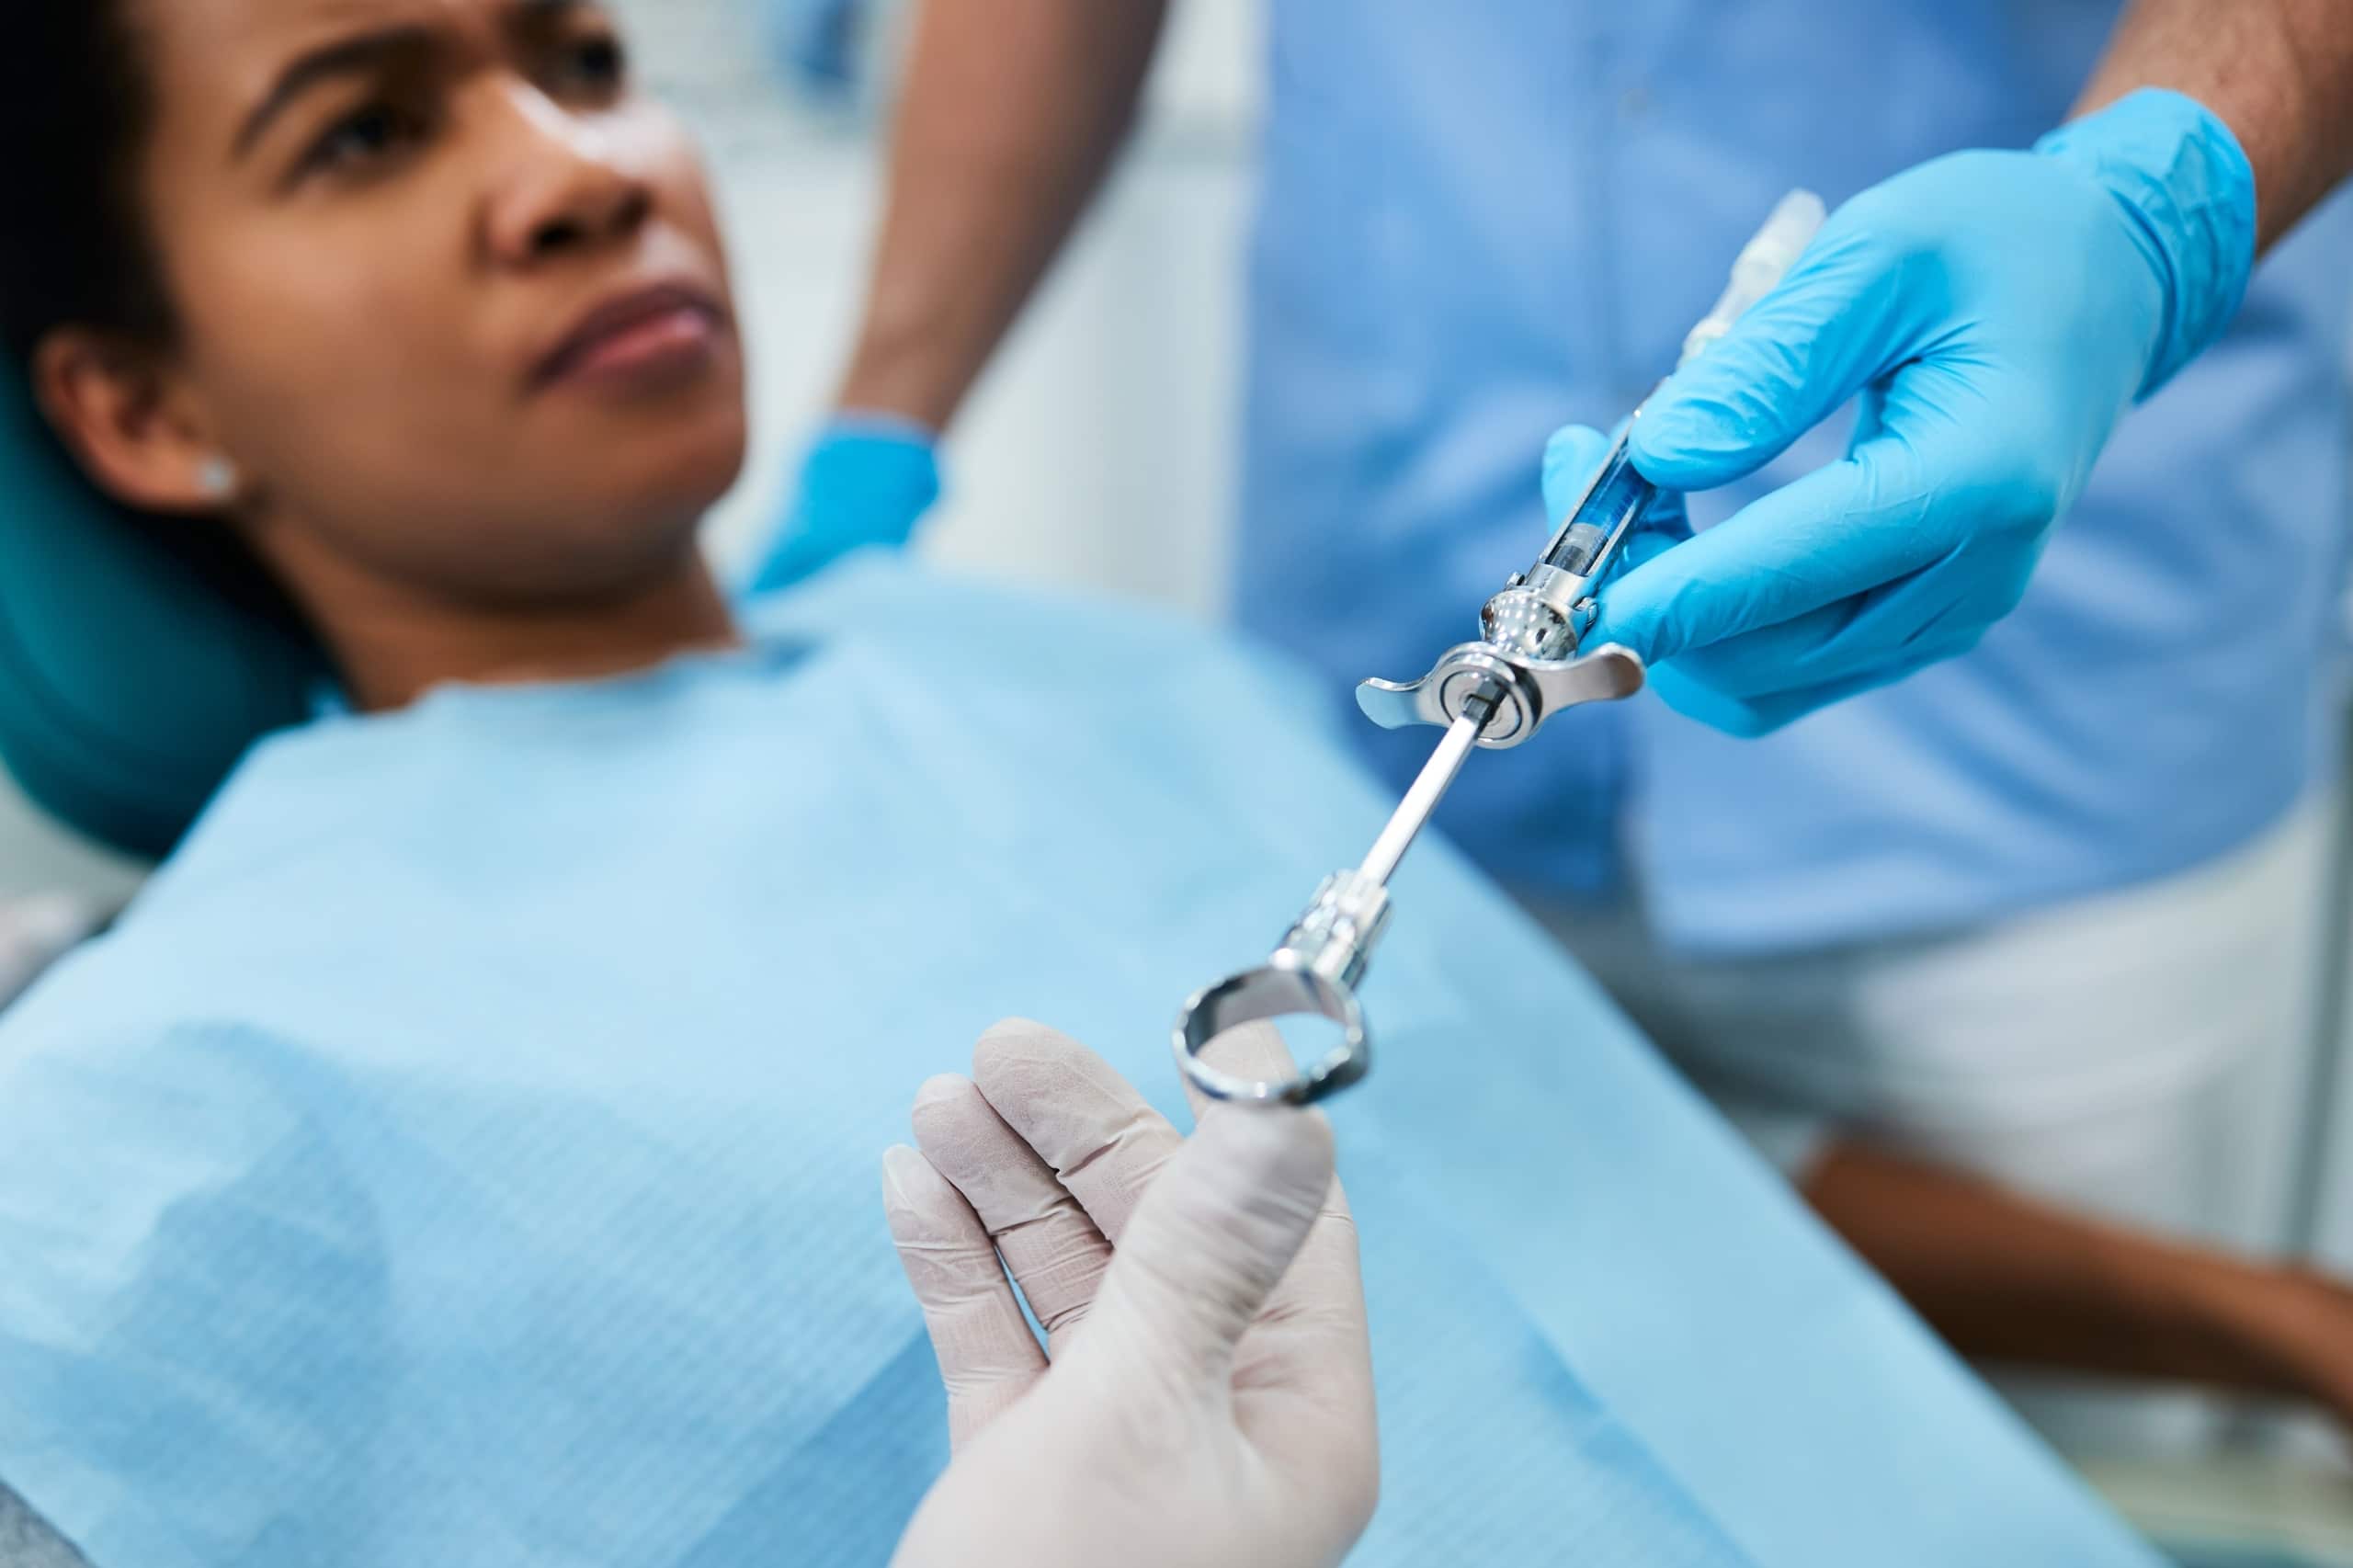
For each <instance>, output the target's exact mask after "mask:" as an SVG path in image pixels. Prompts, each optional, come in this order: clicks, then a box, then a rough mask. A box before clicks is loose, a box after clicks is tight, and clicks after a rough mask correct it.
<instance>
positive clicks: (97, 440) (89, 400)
mask: <svg viewBox="0 0 2353 1568" xmlns="http://www.w3.org/2000/svg"><path fill="white" fill-rule="evenodd" d="M32 381H33V394H34V396H35V397H36V398H38V399H39V400H40V408H41V412H42V414H43V415H46V416H47V417H48V419H49V422H50V424H51V426H54V427H55V428H56V430H57V433H58V435H59V436H60V437H62V438H63V440H64V442H65V445H66V448H67V449H69V450H70V451H72V452H73V453H74V457H75V458H76V459H77V460H79V461H80V462H81V464H82V467H83V469H84V471H85V472H87V473H88V474H89V476H90V478H91V480H92V481H93V482H94V483H96V484H97V486H98V488H99V489H101V490H103V491H105V492H106V493H107V494H109V495H111V496H113V497H114V498H115V499H116V500H118V501H120V502H122V503H123V504H124V505H125V506H131V507H133V508H135V509H137V510H139V511H142V512H182V513H190V514H200V513H210V512H221V511H225V510H226V509H227V508H228V507H229V506H231V504H232V503H233V502H234V501H235V499H236V497H237V493H238V491H239V489H240V488H241V482H240V479H239V476H238V474H237V471H236V467H235V465H234V464H233V463H232V462H231V461H230V460H229V459H228V456H227V454H225V453H223V452H222V451H221V450H220V449H219V448H217V447H216V446H214V445H213V443H212V441H211V440H210V438H209V437H208V435H207V433H206V431H205V429H204V427H203V425H202V422H201V421H200V420H199V419H198V418H197V417H195V415H194V414H193V412H192V411H191V410H190V409H189V408H188V406H187V400H186V398H185V397H184V396H182V395H181V394H180V393H179V392H177V391H176V389H175V388H174V386H173V385H172V382H171V378H170V375H169V373H168V371H167V370H166V369H165V368H164V367H163V366H162V365H161V364H160V363H159V362H158V361H157V359H156V358H155V356H154V355H153V354H151V353H145V352H142V351H140V350H138V349H135V348H132V347H128V346H126V345H124V344H122V343H120V342H118V341H116V340H114V339H112V338H109V337H107V336H105V335H101V334H98V333H95V332H90V331H87V330H85V329H84V328H80V327H62V328H60V329H59V330H57V331H56V332H53V333H51V334H50V335H49V336H48V338H46V339H45V340H44V341H43V342H42V343H41V345H40V348H39V349H38V350H37V351H36V352H35V353H34V355H33V364H32Z"/></svg>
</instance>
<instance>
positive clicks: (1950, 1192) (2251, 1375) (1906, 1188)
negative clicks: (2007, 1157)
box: [1806, 1143, 2328, 1398]
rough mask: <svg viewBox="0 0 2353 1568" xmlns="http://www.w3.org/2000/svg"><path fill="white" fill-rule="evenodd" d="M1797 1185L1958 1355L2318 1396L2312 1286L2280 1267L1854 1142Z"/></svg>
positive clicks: (2319, 1311) (2321, 1314) (2317, 1318)
mask: <svg viewBox="0 0 2353 1568" xmlns="http://www.w3.org/2000/svg"><path fill="white" fill-rule="evenodd" d="M1806 1198H1807V1199H1808V1200H1809V1201H1810V1202H1812V1203H1813V1206H1814V1209H1815V1210H1816V1211H1817V1212H1819V1213H1820V1214H1821V1215H1822V1216H1823V1218H1824V1219H1825V1220H1827V1221H1829V1222H1830V1225H1831V1227H1832V1228H1833V1229H1834V1230H1836V1231H1837V1232H1838V1233H1840V1234H1841V1235H1843V1236H1844V1237H1845V1238H1846V1239H1847V1244H1849V1245H1850V1246H1852V1247H1853V1248H1854V1249H1855V1250H1856V1251H1857V1252H1858V1253H1859V1254H1860V1255H1861V1256H1863V1258H1864V1260H1865V1261H1867V1262H1868V1263H1870V1265H1871V1266H1872V1267H1874V1268H1876V1269H1877V1270H1879V1272H1880V1274H1881V1276H1882V1277H1883V1278H1886V1280H1887V1281H1888V1283H1889V1284H1891V1285H1893V1286H1894V1287H1895V1289H1896V1290H1897V1291H1898V1292H1899V1293H1900V1294H1902V1295H1903V1296H1904V1299H1905V1300H1907V1301H1910V1302H1911V1303H1912V1306H1913V1308H1914V1310H1915V1311H1916V1312H1919V1314H1920V1315H1921V1316H1922V1317H1923V1318H1926V1319H1927V1322H1928V1324H1930V1326H1932V1327H1933V1328H1935V1329H1936V1330H1937V1332H1938V1334H1940V1335H1943V1336H1944V1337H1945V1339H1946V1340H1947V1342H1948V1343H1949V1344H1950V1345H1951V1346H1953V1348H1954V1349H1956V1350H1958V1351H1960V1352H1961V1354H1962V1355H1964V1356H1967V1357H1971V1358H1975V1359H1980V1360H1987V1361H1995V1362H2004V1363H2009V1364H2013V1365H2019V1366H2033V1367H2045V1368H2056V1369H2068V1370H2074V1371H2079V1372H2095V1373H2108V1374H2111V1375H2118V1376H2124V1377H2142V1378H2152V1379H2159V1380H2164V1381H2179V1382H2188V1383H2200V1384H2205V1385H2208V1386H2211V1387H2216V1388H2223V1389H2231V1390H2235V1391H2240V1392H2259V1393H2281V1394H2313V1393H2315V1392H2318V1395H2319V1397H2322V1398H2326V1397H2328V1394H2327V1392H2326V1391H2325V1388H2323V1389H2319V1390H2316V1387H2315V1385H2316V1384H2320V1383H2325V1378H2322V1377H2319V1376H2316V1375H2315V1373H2314V1372H2313V1368H2312V1366H2311V1364H2310V1358H2308V1356H2307V1354H2306V1352H2305V1349H2304V1338H2305V1336H2304V1334H2303V1328H2304V1324H2305V1319H2306V1318H2309V1319H2310V1321H2311V1323H2312V1324H2313V1326H2314V1327H2317V1326H2319V1325H2320V1324H2324V1323H2325V1320H2326V1316H2327V1308H2326V1304H2325V1295H2322V1294H2316V1293H2315V1292H2316V1291H2318V1290H2319V1289H2320V1288H2319V1287H2317V1286H2316V1285H2314V1286H2308V1285H2306V1284H2305V1283H2303V1282H2302V1281H2300V1280H2297V1279H2295V1278H2292V1277H2290V1276H2288V1275H2285V1274H2283V1273H2281V1272H2280V1271H2277V1270H2269V1269H2265V1268H2262V1267H2258V1266H2256V1265H2253V1264H2248V1263H2244V1262H2241V1261H2239V1260H2237V1259H2235V1258H2231V1257H2228V1256H2223V1255H2222V1254H2219V1253H2215V1252H2211V1251H2209V1250H2206V1249H2203V1248H2197V1247H2189V1246H2183V1245H2177V1244H2172V1243H2169V1242H2165V1241H2161V1240H2158V1239H2156V1238H2154V1237H2151V1236H2144V1235H2140V1234H2136V1233H2132V1232H2129V1231H2123V1230H2120V1229H2117V1228H2115V1227H2112V1226H2109V1225H2105V1224H2101V1223H2099V1222H2097V1221H2091V1220H2087V1219H2084V1218H2080V1217H2078V1216H2075V1215H2072V1214H2068V1213H2066V1212H2063V1211H2062V1210H2056V1209H2053V1208H2051V1207H2049V1206H2047V1205H2045V1204H2041V1203H2039V1202H2037V1201H2035V1200H2033V1199H2027V1198H2022V1197H2019V1196H2018V1195H2016V1194H2013V1193H2010V1192H2008V1191H2006V1190H2004V1189H2003V1188H2000V1187H1995V1186H1993V1185H1992V1184H1990V1183H1987V1182H1984V1181H1980V1180H1978V1179H1977V1178H1975V1177H1973V1176H1968V1175H1965V1174H1962V1173H1960V1172H1956V1171H1950V1170H1946V1169H1944V1168H1941V1167H1939V1166H1937V1165H1928V1164H1925V1163H1922V1162H1919V1161H1916V1160H1913V1159H1910V1158H1908V1157H1906V1156H1904V1155H1899V1154H1893V1153H1882V1152H1880V1151H1877V1150H1872V1149H1870V1148H1867V1147H1864V1146H1861V1145H1858V1144H1851V1143H1849V1144H1841V1145H1839V1146H1838V1147H1837V1148H1836V1150H1835V1151H1834V1153H1832V1154H1831V1155H1830V1156H1829V1157H1828V1158H1826V1159H1825V1160H1824V1161H1823V1163H1822V1164H1821V1165H1820V1166H1819V1167H1818V1168H1817V1169H1816V1171H1815V1173H1814V1176H1813V1179H1811V1180H1810V1181H1809V1182H1808V1183H1807V1184H1806ZM2307 1306H2309V1307H2310V1311H2309V1312H2306V1311H2305V1309H2306V1307H2307ZM2299 1314H2302V1315H2301V1316H2300V1315H2299Z"/></svg>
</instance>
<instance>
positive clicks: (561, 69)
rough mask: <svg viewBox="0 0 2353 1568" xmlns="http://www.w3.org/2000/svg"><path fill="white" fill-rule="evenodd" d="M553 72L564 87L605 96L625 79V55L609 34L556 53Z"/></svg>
mask: <svg viewBox="0 0 2353 1568" xmlns="http://www.w3.org/2000/svg"><path fill="white" fill-rule="evenodd" d="M556 69H557V74H559V75H560V76H561V78H562V79H563V84H564V85H566V86H568V87H574V88H577V89H579V90H581V91H583V92H586V93H590V94H609V93H611V92H613V91H615V90H616V89H617V88H619V87H620V85H621V83H622V82H623V80H625V79H626V78H627V76H628V75H629V51H627V50H625V49H623V48H622V47H621V40H620V39H618V38H615V37H613V36H612V35H611V34H609V33H599V34H597V35H594V36H592V37H588V38H582V39H576V40H573V41H572V42H571V43H568V44H566V45H565V46H564V47H563V49H562V50H561V51H559V52H558V53H557V56H556Z"/></svg>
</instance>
